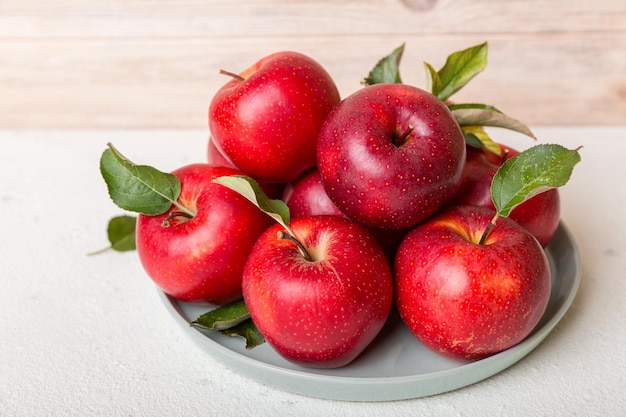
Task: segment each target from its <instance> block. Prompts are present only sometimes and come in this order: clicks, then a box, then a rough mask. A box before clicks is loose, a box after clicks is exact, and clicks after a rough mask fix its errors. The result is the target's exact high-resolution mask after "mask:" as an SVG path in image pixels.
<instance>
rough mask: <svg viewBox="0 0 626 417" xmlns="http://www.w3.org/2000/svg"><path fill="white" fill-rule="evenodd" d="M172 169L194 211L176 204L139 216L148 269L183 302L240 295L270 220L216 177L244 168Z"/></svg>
mask: <svg viewBox="0 0 626 417" xmlns="http://www.w3.org/2000/svg"><path fill="white" fill-rule="evenodd" d="M172 174H174V175H175V176H176V177H178V179H179V180H180V182H181V187H182V188H181V193H180V196H179V198H178V201H179V202H180V203H181V204H182V205H183V206H185V207H187V208H189V209H191V210H192V211H193V212H195V213H196V214H195V216H194V217H193V218H189V217H188V216H185V215H184V214H183V213H180V212H178V211H177V209H176V208H174V207H173V208H172V209H170V210H169V211H167V212H166V213H164V214H161V215H157V216H147V215H143V214H140V215H139V217H138V219H137V226H136V244H137V253H138V255H139V259H140V261H141V264H142V266H143V268H144V270H145V271H146V273H147V275H148V276H149V277H150V278H151V279H152V280H153V281H154V282H155V284H156V285H157V286H158V287H159V288H161V289H162V290H163V291H164V292H165V293H167V294H169V295H171V296H173V297H175V298H177V299H180V300H183V301H206V302H210V303H214V304H223V303H227V302H230V301H234V300H236V299H238V298H241V296H242V291H241V281H242V277H243V267H244V264H245V262H246V260H247V258H248V254H249V253H250V251H251V250H252V247H253V245H254V243H255V242H256V240H257V239H258V237H259V236H260V235H261V233H263V232H264V231H265V230H266V229H267V228H268V227H269V226H270V225H271V220H270V219H269V217H268V216H266V215H265V214H264V213H262V212H261V211H259V209H258V208H257V207H255V206H254V205H253V204H252V203H250V202H249V201H248V200H247V199H246V198H245V197H243V196H241V195H239V194H238V193H236V192H234V191H232V190H230V189H228V188H226V187H224V186H222V185H219V184H216V183H213V182H212V179H214V178H217V177H219V176H223V175H235V174H238V175H240V174H242V173H241V171H238V170H233V169H230V168H223V167H213V166H210V165H208V164H192V165H187V166H184V167H181V168H179V169H177V170H175V171H173V172H172ZM164 221H166V224H168V225H167V226H164V225H163V223H164Z"/></svg>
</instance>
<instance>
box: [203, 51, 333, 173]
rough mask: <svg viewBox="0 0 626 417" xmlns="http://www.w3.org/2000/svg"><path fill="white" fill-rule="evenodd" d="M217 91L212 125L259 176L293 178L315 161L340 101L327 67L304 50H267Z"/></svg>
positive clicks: (229, 150) (233, 157)
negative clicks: (326, 124) (324, 126)
mask: <svg viewBox="0 0 626 417" xmlns="http://www.w3.org/2000/svg"><path fill="white" fill-rule="evenodd" d="M239 75H240V76H241V77H242V78H243V80H239V79H236V78H232V79H231V80H230V81H228V82H227V83H226V84H225V85H224V86H223V87H221V88H220V89H219V90H218V91H217V92H216V94H215V95H214V96H213V98H212V100H211V103H210V105H209V112H208V113H209V114H208V120H209V129H210V131H211V135H212V136H213V139H214V140H215V141H216V144H217V145H218V147H219V148H220V149H221V150H222V151H223V152H224V154H225V155H226V156H227V157H228V159H229V160H230V161H232V162H233V163H234V164H235V165H236V166H237V167H238V168H239V169H241V170H242V171H244V172H247V173H249V174H250V175H251V176H253V177H254V178H258V179H261V180H267V181H276V182H289V181H292V180H294V179H295V178H297V177H298V176H299V175H300V174H302V173H303V172H304V171H306V170H307V169H309V168H312V167H314V166H315V165H316V149H317V137H318V134H319V131H320V129H321V127H322V124H323V123H324V120H325V119H326V116H327V115H328V113H329V112H330V111H331V110H332V109H333V108H334V106H335V105H336V104H337V103H338V102H339V100H340V96H339V91H338V90H337V86H336V85H335V83H334V81H333V79H332V78H331V76H330V75H329V74H328V73H327V72H326V70H325V69H324V68H323V67H322V66H321V65H320V64H319V63H318V62H316V61H314V60H313V59H311V58H310V57H308V56H306V55H303V54H301V53H297V52H292V51H281V52H276V53H273V54H271V55H268V56H266V57H264V58H262V59H261V60H259V61H258V62H257V63H255V64H254V65H252V66H251V67H250V68H248V69H247V70H245V71H244V72H242V73H241V74H239Z"/></svg>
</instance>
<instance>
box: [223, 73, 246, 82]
mask: <svg viewBox="0 0 626 417" xmlns="http://www.w3.org/2000/svg"><path fill="white" fill-rule="evenodd" d="M220 74H222V75H228V76H229V77H233V78H234V79H236V80H238V81H245V78H243V77H242V76H241V75H239V74H235V73H234V72H230V71H226V70H220Z"/></svg>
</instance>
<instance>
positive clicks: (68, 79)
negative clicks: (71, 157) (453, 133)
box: [0, 0, 626, 128]
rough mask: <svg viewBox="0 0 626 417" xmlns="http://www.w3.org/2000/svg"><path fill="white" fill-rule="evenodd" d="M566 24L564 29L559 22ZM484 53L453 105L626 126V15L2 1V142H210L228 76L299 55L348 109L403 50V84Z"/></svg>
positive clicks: (450, 7) (426, 2)
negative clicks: (209, 112) (188, 133)
mask: <svg viewBox="0 0 626 417" xmlns="http://www.w3.org/2000/svg"><path fill="white" fill-rule="evenodd" d="M559 16H560V18H559ZM483 41H488V42H489V45H490V53H489V57H490V62H489V67H488V69H487V70H486V72H485V73H483V74H481V75H480V76H478V77H477V78H476V79H475V80H473V81H472V83H471V85H470V86H469V87H468V89H467V90H465V91H463V92H462V93H461V94H459V96H458V97H457V100H471V101H479V102H487V103H489V104H493V105H496V106H497V107H499V108H501V109H502V110H504V111H506V112H507V113H509V114H511V115H512V116H514V117H517V118H519V119H522V120H524V121H525V122H527V123H530V124H535V125H586V124H605V125H606V124H626V2H624V1H622V0H612V1H601V0H597V1H595V2H590V1H583V0H571V1H567V2H566V1H562V0H556V1H550V2H544V1H535V0H531V1H521V0H511V1H506V2H504V1H496V0H473V1H461V0H457V1H455V0H403V1H400V0H368V1H363V2H358V1H331V0H326V1H324V0H318V1H303V2H298V3H294V2H289V1H286V0H282V1H281V0H273V1H266V0H258V1H256V2H251V1H243V0H234V1H226V2H225V1H222V2H215V1H208V2H202V1H192V0H188V1H181V0H172V1H169V2H163V1H139V0H132V1H122V0H110V1H108V2H102V3H97V4H96V3H88V2H86V1H84V0H59V1H57V2H37V1H34V0H21V1H18V0H8V1H7V0H4V1H3V0H0V128H85V127H87V128H93V127H97V128H204V127H206V108H207V106H208V103H209V101H210V98H211V96H212V94H213V93H214V92H215V91H216V90H217V88H219V86H220V85H222V84H223V83H224V82H225V79H224V76H220V75H219V74H218V70H219V69H221V68H224V69H229V70H231V71H235V72H237V71H241V70H243V69H244V68H245V67H247V66H248V65H249V64H251V63H252V62H253V61H255V60H256V59H258V58H260V57H261V56H263V55H265V54H267V53H270V52H274V51H276V50H281V49H293V50H298V51H301V52H304V53H307V54H309V55H311V56H312V57H314V58H316V59H317V60H318V61H320V62H321V63H322V64H323V65H324V66H325V67H326V68H327V69H328V71H329V72H330V73H331V75H332V76H333V77H334V78H335V80H336V82H337V84H338V86H339V88H340V91H341V93H342V95H343V96H345V95H347V94H349V93H351V92H353V91H355V90H356V89H358V88H360V87H361V85H360V80H361V79H362V78H363V77H364V76H365V75H366V74H367V72H368V71H369V69H370V68H371V67H372V66H373V65H374V64H375V62H376V61H377V60H378V59H379V58H380V57H382V56H383V55H385V54H387V53H388V52H390V51H391V50H392V49H393V48H395V47H396V46H398V45H400V44H401V43H403V42H405V43H406V51H405V55H404V58H403V63H402V68H401V69H402V74H403V78H404V81H405V82H407V83H411V84H415V85H418V86H424V70H423V65H422V62H423V61H428V62H431V63H432V64H434V65H435V66H440V65H441V64H443V60H444V59H445V56H446V55H447V54H448V53H449V52H451V51H454V50H458V49H461V48H465V47H468V46H471V45H474V44H477V43H479V42H483Z"/></svg>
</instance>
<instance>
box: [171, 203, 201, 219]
mask: <svg viewBox="0 0 626 417" xmlns="http://www.w3.org/2000/svg"><path fill="white" fill-rule="evenodd" d="M172 204H174V206H176V208H178V209H179V210H180V213H178V214H179V215H182V216H184V217H187V218H189V219H193V218H194V217H196V212H195V211H193V210H192V209H190V208H188V207H185V206H183V205H182V204H180V203H179V202H178V201H176V200H173V201H172Z"/></svg>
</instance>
